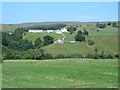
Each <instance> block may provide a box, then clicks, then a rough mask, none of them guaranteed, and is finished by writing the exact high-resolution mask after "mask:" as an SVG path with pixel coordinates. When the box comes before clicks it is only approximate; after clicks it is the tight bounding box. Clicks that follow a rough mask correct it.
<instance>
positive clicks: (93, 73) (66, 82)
mask: <svg viewBox="0 0 120 90" xmlns="http://www.w3.org/2000/svg"><path fill="white" fill-rule="evenodd" d="M117 63H118V61H117V59H116V60H115V59H97V60H95V59H79V58H75V59H72V58H71V59H56V60H55V59H54V60H52V59H51V60H5V61H4V63H3V68H2V69H3V71H2V72H3V73H2V74H3V75H2V76H3V77H2V84H3V86H2V87H3V88H117V87H118V64H117Z"/></svg>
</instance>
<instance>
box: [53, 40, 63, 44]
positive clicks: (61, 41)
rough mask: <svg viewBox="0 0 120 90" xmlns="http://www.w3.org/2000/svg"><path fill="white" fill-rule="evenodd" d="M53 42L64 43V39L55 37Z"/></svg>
mask: <svg viewBox="0 0 120 90" xmlns="http://www.w3.org/2000/svg"><path fill="white" fill-rule="evenodd" d="M54 43H64V40H62V39H57V40H55V41H54Z"/></svg>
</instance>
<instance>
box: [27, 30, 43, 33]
mask: <svg viewBox="0 0 120 90" xmlns="http://www.w3.org/2000/svg"><path fill="white" fill-rule="evenodd" d="M28 32H33V33H42V32H43V30H29V31H28Z"/></svg>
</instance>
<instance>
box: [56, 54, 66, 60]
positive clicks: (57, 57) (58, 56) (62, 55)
mask: <svg viewBox="0 0 120 90" xmlns="http://www.w3.org/2000/svg"><path fill="white" fill-rule="evenodd" d="M66 57H67V56H65V55H64V54H59V55H57V56H56V57H55V58H56V59H59V58H66Z"/></svg>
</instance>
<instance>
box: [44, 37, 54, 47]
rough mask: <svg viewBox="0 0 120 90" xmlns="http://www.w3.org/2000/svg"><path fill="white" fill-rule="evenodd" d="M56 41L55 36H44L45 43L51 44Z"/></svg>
mask: <svg viewBox="0 0 120 90" xmlns="http://www.w3.org/2000/svg"><path fill="white" fill-rule="evenodd" d="M53 42H54V38H53V37H51V36H49V35H47V36H45V37H44V45H49V44H52V43H53Z"/></svg>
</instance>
